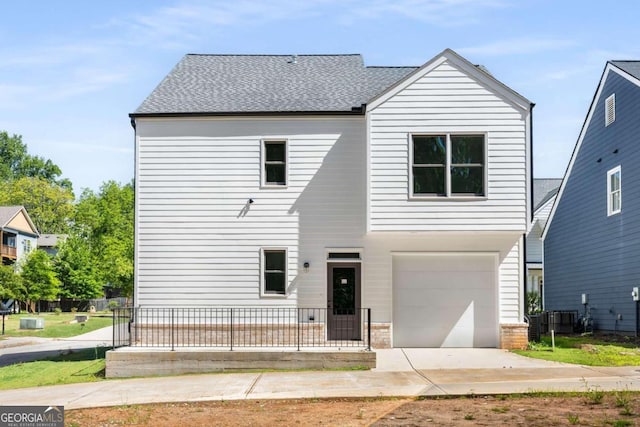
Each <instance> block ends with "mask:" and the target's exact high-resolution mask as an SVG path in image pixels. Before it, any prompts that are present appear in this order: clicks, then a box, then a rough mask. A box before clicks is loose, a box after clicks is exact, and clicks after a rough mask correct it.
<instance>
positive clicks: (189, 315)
mask: <svg viewBox="0 0 640 427" xmlns="http://www.w3.org/2000/svg"><path fill="white" fill-rule="evenodd" d="M124 346H131V347H162V348H170V349H171V350H175V349H176V348H180V347H224V348H228V349H230V350H234V349H236V348H241V347H291V348H296V349H297V350H300V349H301V348H302V347H307V348H308V347H361V348H365V349H367V350H371V309H370V308H362V309H356V310H347V311H340V310H337V309H327V308H279V307H259V308H255V307H254V308H248V307H233V308H230V307H224V308H217V307H203V308H164V307H163V308H147V307H121V308H116V309H114V310H113V347H114V348H117V347H124Z"/></svg>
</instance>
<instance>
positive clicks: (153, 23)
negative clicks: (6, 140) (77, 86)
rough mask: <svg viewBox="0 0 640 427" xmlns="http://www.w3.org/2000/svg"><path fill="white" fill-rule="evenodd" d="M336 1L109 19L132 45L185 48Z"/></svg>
mask: <svg viewBox="0 0 640 427" xmlns="http://www.w3.org/2000/svg"><path fill="white" fill-rule="evenodd" d="M335 1H336V0H306V1H299V0H273V1H269V2H265V1H260V0H239V1H227V0H225V1H214V2H189V3H185V2H178V3H176V4H175V5H173V6H169V7H162V8H159V9H156V10H154V11H152V12H150V13H148V14H145V15H137V16H130V17H127V18H123V19H117V20H112V21H111V22H110V23H109V24H108V25H110V26H113V27H120V28H124V29H125V30H126V31H127V32H129V37H127V38H128V39H129V42H130V43H132V44H142V45H153V46H154V47H156V48H185V47H186V46H188V44H189V42H191V41H193V40H198V39H199V38H200V37H201V36H202V35H203V34H211V33H212V32H215V31H216V30H217V29H219V28H222V27H228V26H232V25H245V26H249V25H255V24H264V23H268V22H273V21H281V20H287V19H296V18H299V17H301V16H306V15H310V14H315V13H316V12H317V10H316V9H317V7H319V6H321V5H322V4H327V3H333V2H335Z"/></svg>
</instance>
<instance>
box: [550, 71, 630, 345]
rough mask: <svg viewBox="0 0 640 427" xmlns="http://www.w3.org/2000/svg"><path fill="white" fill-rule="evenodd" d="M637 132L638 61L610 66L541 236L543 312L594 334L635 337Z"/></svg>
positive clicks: (600, 85) (596, 95) (599, 86)
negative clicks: (574, 314)
mask: <svg viewBox="0 0 640 427" xmlns="http://www.w3.org/2000/svg"><path fill="white" fill-rule="evenodd" d="M639 132H640V61H610V62H608V63H607V64H606V66H605V69H604V72H603V74H602V77H601V79H600V82H599V84H598V87H597V89H596V93H595V96H594V98H593V101H592V103H591V106H590V108H589V111H588V113H587V117H586V119H585V122H584V125H583V126H582V130H581V131H580V134H579V137H578V141H577V143H576V147H575V149H574V151H573V155H572V157H571V160H570V162H569V166H568V168H567V172H566V174H565V177H564V180H563V182H562V186H561V187H560V191H559V193H558V196H557V200H556V203H555V204H554V206H553V209H552V211H551V215H550V217H549V221H548V222H547V226H546V228H545V230H544V233H543V238H544V266H545V271H544V283H545V287H544V294H545V295H544V298H545V307H546V308H547V309H551V310H576V311H579V312H580V313H583V314H586V313H587V312H588V313H590V317H591V318H592V319H593V321H594V327H595V328H596V329H601V330H609V331H628V332H633V331H635V332H637V331H638V329H637V328H638V325H636V302H635V301H634V300H633V298H632V296H631V292H632V290H633V288H634V287H638V286H640V263H639V262H638V260H639V259H640V239H639V238H638V233H640V218H639V217H638V215H637V211H638V208H640V193H639V191H640V185H638V183H640V171H639V170H638V168H637V167H636V165H637V164H638V161H640V149H639V148H638V137H637V135H638V133H639ZM583 295H584V296H583ZM583 303H584V304H583Z"/></svg>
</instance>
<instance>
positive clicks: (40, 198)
mask: <svg viewBox="0 0 640 427" xmlns="http://www.w3.org/2000/svg"><path fill="white" fill-rule="evenodd" d="M0 205H22V206H24V207H25V208H26V209H27V212H29V216H30V217H31V219H32V220H33V222H34V224H35V226H36V228H37V229H38V231H39V232H40V233H57V234H60V233H66V232H67V231H68V224H69V221H70V219H71V218H72V217H73V212H74V206H73V193H72V192H71V190H70V189H68V188H65V187H62V186H60V185H57V184H51V183H49V182H48V181H46V180H45V179H42V178H33V177H23V178H19V179H16V180H12V181H5V182H0Z"/></svg>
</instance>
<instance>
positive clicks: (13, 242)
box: [6, 236, 16, 248]
mask: <svg viewBox="0 0 640 427" xmlns="http://www.w3.org/2000/svg"><path fill="white" fill-rule="evenodd" d="M6 242H7V243H6V245H7V246H9V247H10V248H15V247H16V238H15V237H13V236H8V237H7V238H6Z"/></svg>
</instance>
